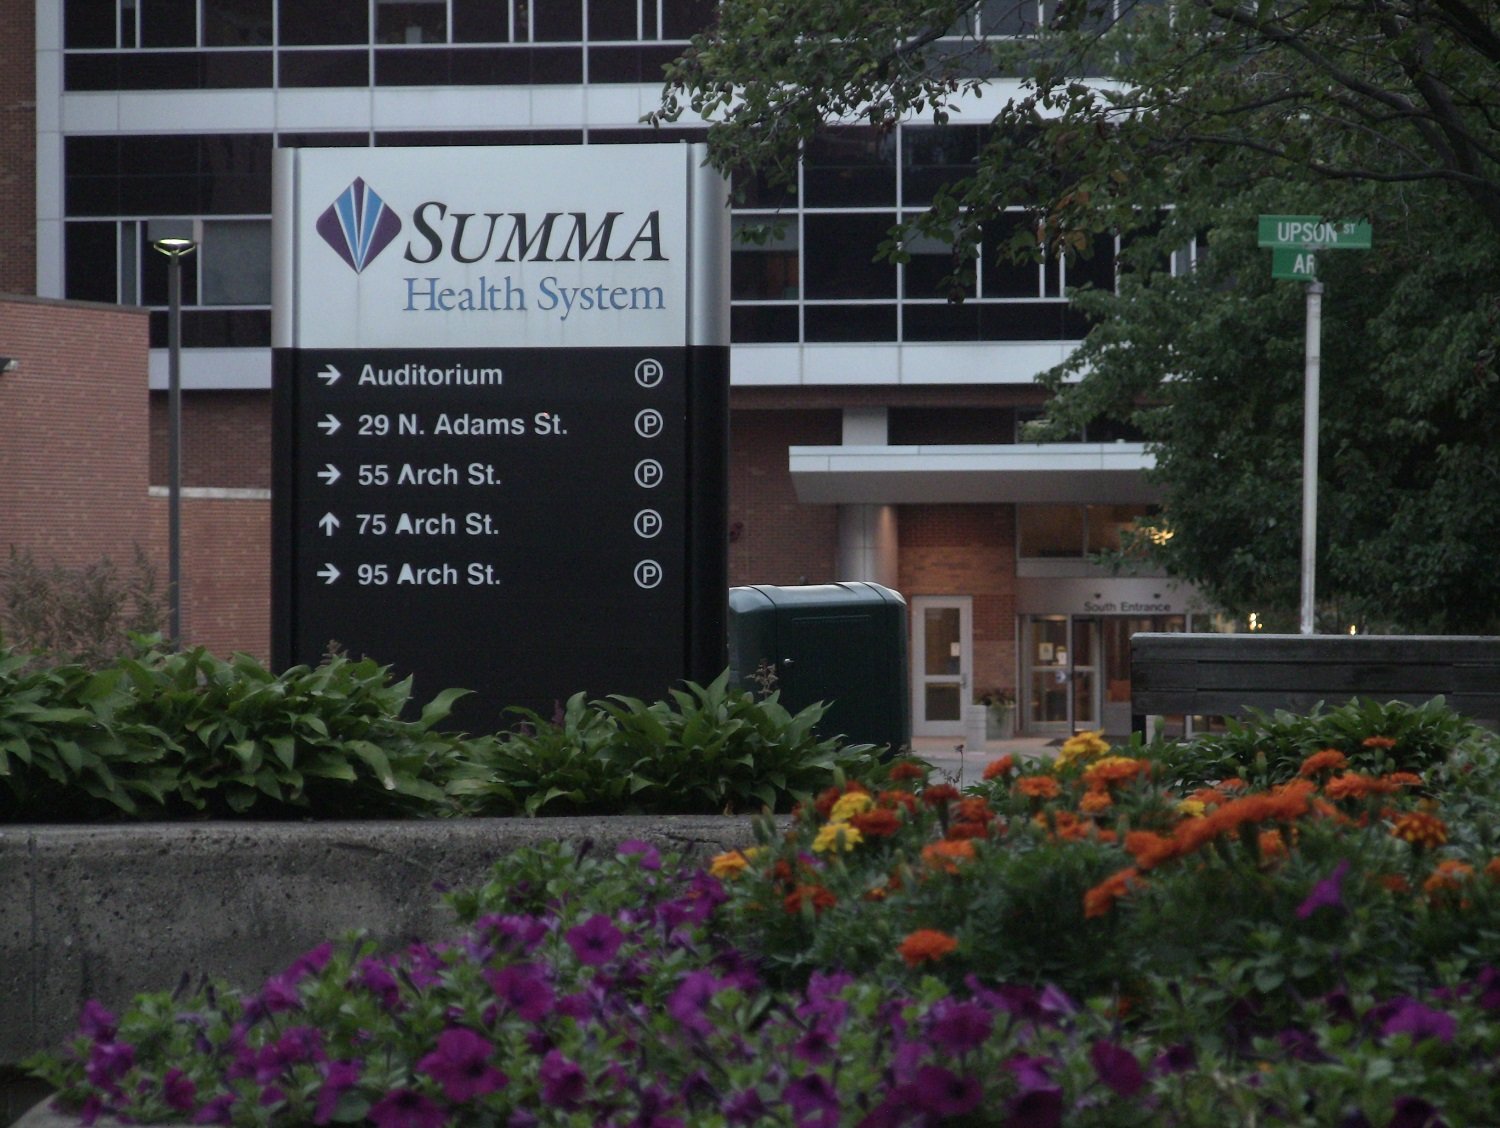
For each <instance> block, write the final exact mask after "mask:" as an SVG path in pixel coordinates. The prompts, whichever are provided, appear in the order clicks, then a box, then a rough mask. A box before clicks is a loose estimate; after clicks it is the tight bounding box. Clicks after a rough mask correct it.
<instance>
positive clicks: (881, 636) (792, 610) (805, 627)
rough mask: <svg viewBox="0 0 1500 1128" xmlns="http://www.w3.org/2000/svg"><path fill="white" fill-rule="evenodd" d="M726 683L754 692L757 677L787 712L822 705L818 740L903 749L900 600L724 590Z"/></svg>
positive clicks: (846, 589)
mask: <svg viewBox="0 0 1500 1128" xmlns="http://www.w3.org/2000/svg"><path fill="white" fill-rule="evenodd" d="M729 670H730V680H731V681H732V682H733V683H734V684H735V685H737V686H740V687H741V688H743V689H750V690H755V691H759V690H760V689H761V687H762V683H763V682H764V681H765V680H767V679H766V673H767V672H774V674H775V675H776V677H775V681H774V683H773V688H775V689H777V690H780V692H781V703H782V704H783V705H784V706H786V708H787V709H789V710H790V711H791V712H793V713H797V712H800V711H801V710H803V709H805V708H806V707H807V706H809V705H812V704H814V703H815V702H818V701H822V702H824V703H826V704H828V711H827V712H826V713H825V714H824V715H823V720H822V722H821V723H820V724H819V725H818V731H819V733H820V734H821V735H822V736H824V737H829V736H833V735H835V734H842V735H843V736H844V738H845V740H846V741H848V742H849V743H851V744H886V745H890V747H891V749H892V750H893V751H895V750H899V749H901V748H905V747H907V746H909V745H910V744H911V692H910V689H909V681H908V678H909V674H908V672H907V671H908V665H907V660H906V600H904V599H902V598H901V596H900V595H899V594H898V593H897V592H894V591H892V590H891V589H890V588H887V587H881V586H880V585H879V584H871V583H862V582H849V583H840V584H812V585H809V586H806V587H772V586H770V585H767V584H757V585H755V586H754V587H736V588H730V589H729Z"/></svg>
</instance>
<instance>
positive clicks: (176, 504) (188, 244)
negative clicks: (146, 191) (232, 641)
mask: <svg viewBox="0 0 1500 1128" xmlns="http://www.w3.org/2000/svg"><path fill="white" fill-rule="evenodd" d="M198 229H199V224H198V221H196V220H187V219H181V220H173V219H168V220H156V219H153V220H151V221H150V222H149V223H148V224H147V225H146V235H147V238H149V239H150V240H151V245H152V246H153V247H155V248H156V249H157V250H158V251H160V252H161V253H162V254H164V255H166V256H167V261H168V267H167V589H168V592H169V601H168V604H167V607H168V612H167V615H168V618H167V633H168V636H169V638H168V641H169V642H171V644H172V645H173V646H180V645H181V644H182V260H183V257H184V256H186V255H190V254H192V253H193V252H194V251H195V250H197V249H198V243H199V242H200V237H199V230H198Z"/></svg>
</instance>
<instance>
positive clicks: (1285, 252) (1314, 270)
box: [1271, 247, 1318, 282]
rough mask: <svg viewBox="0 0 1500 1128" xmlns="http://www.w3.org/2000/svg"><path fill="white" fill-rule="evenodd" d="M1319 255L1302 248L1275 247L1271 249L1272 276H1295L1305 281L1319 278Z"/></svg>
mask: <svg viewBox="0 0 1500 1128" xmlns="http://www.w3.org/2000/svg"><path fill="white" fill-rule="evenodd" d="M1317 257H1318V256H1317V255H1316V254H1314V253H1313V252H1312V251H1304V250H1302V249H1301V248H1297V249H1293V248H1291V247H1273V248H1272V249H1271V277H1272V278H1295V279H1298V280H1300V281H1303V282H1316V281H1317V280H1318V264H1317V261H1316V260H1317Z"/></svg>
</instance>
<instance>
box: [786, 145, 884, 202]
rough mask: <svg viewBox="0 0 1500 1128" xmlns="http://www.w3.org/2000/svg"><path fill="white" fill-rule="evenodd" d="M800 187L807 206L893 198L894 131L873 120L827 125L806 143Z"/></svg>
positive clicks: (878, 200) (880, 200)
mask: <svg viewBox="0 0 1500 1128" xmlns="http://www.w3.org/2000/svg"><path fill="white" fill-rule="evenodd" d="M802 193H803V196H804V197H805V202H806V204H807V206H808V207H813V208H816V207H835V208H838V207H843V208H847V207H861V206H869V205H871V204H894V203H895V202H896V134H895V133H894V132H892V131H888V130H882V129H877V128H876V127H874V126H861V127H848V128H840V129H829V130H825V131H824V132H822V133H819V134H818V135H817V136H816V137H815V138H813V140H812V141H810V142H809V143H808V145H807V150H806V156H805V158H804V160H803V167H802Z"/></svg>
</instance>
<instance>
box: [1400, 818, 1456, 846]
mask: <svg viewBox="0 0 1500 1128" xmlns="http://www.w3.org/2000/svg"><path fill="white" fill-rule="evenodd" d="M1391 833H1392V834H1394V835H1395V836H1396V837H1397V838H1399V839H1401V840H1402V841H1403V842H1410V843H1411V844H1412V845H1413V846H1415V847H1417V848H1418V849H1425V850H1435V849H1436V848H1437V847H1439V846H1441V845H1443V843H1445V842H1447V841H1448V826H1447V824H1446V823H1444V822H1443V820H1442V819H1440V818H1438V817H1437V816H1436V815H1430V814H1428V813H1427V812H1426V811H1408V812H1407V813H1406V814H1404V815H1402V816H1401V817H1400V818H1398V819H1397V820H1396V822H1395V823H1394V825H1392V827H1391Z"/></svg>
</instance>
